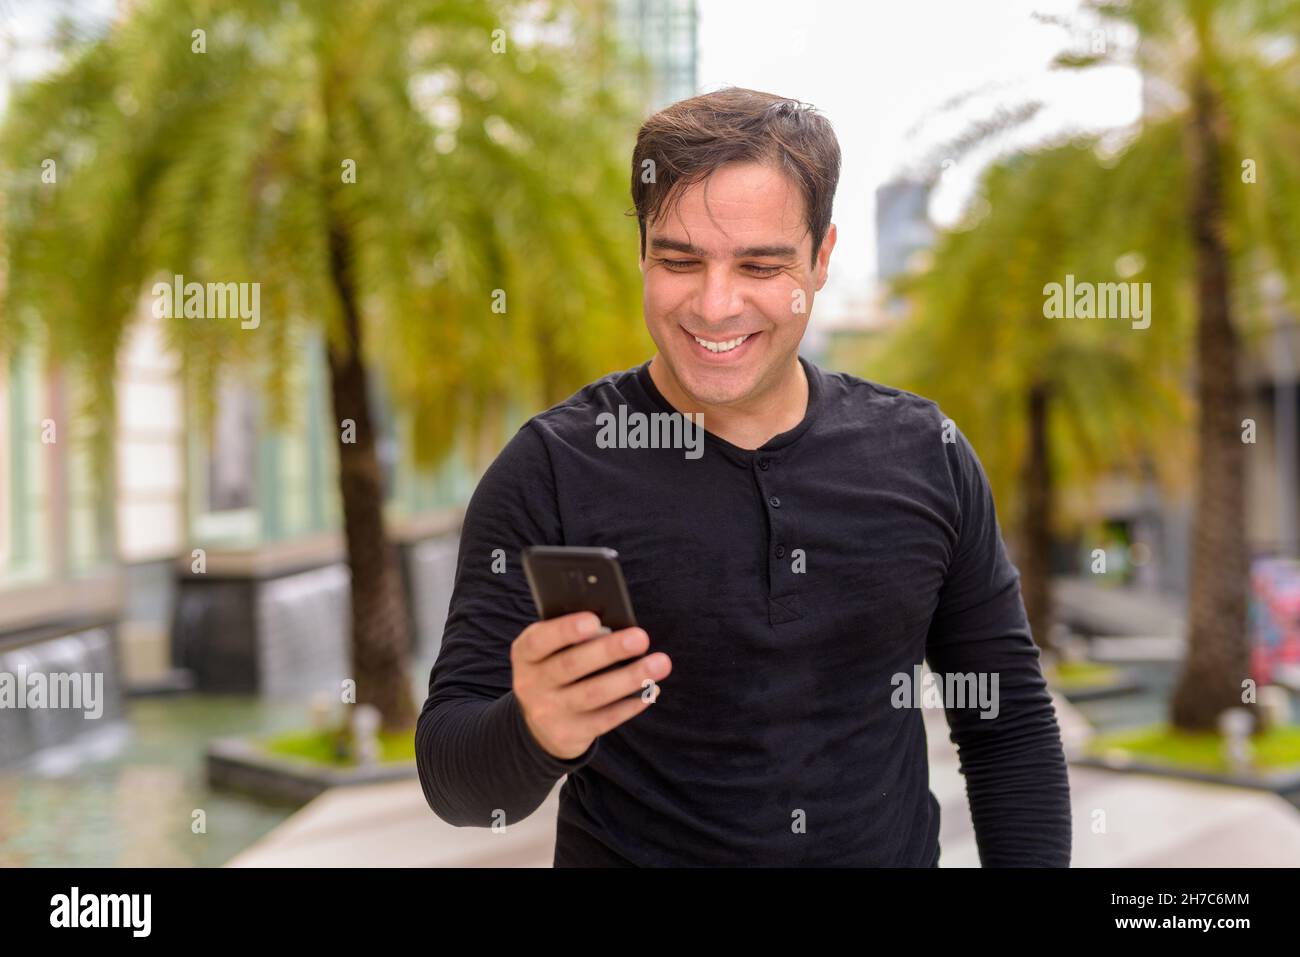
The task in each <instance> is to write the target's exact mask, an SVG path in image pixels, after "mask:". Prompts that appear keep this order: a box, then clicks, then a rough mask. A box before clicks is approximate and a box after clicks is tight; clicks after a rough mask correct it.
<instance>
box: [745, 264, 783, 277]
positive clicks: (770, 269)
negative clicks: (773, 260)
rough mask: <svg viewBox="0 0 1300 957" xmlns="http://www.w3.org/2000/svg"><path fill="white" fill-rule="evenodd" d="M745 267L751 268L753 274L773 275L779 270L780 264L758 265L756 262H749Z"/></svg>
mask: <svg viewBox="0 0 1300 957" xmlns="http://www.w3.org/2000/svg"><path fill="white" fill-rule="evenodd" d="M745 268H746V269H750V270H753V273H754V275H755V276H775V275H776V274H777V273H779V272H780V271H781V267H780V266H760V265H758V264H757V263H750V264H749V265H747V266H746V267H745Z"/></svg>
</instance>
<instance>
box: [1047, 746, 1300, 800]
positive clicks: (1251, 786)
mask: <svg viewBox="0 0 1300 957" xmlns="http://www.w3.org/2000/svg"><path fill="white" fill-rule="evenodd" d="M1068 761H1069V763H1070V764H1073V765H1077V766H1079V767H1085V768H1101V769H1102V770H1105V771H1114V772H1117V773H1120V774H1125V773H1127V774H1149V775H1153V776H1155V777H1161V778H1181V779H1182V780H1184V781H1203V782H1205V783H1207V784H1222V785H1224V786H1225V787H1235V788H1246V789H1247V790H1251V791H1269V792H1272V793H1273V794H1276V795H1278V796H1279V797H1282V798H1285V799H1286V800H1288V801H1290V802H1291V803H1292V804H1294V805H1296V806H1297V807H1300V768H1295V769H1292V770H1286V771H1265V772H1258V773H1254V774H1232V773H1229V772H1226V771H1225V772H1221V773H1220V772H1215V771H1195V770H1191V769H1186V768H1175V767H1171V766H1169V765H1167V764H1156V763H1153V762H1149V761H1142V760H1138V759H1134V760H1128V759H1116V758H1108V757H1102V756H1098V755H1086V754H1075V755H1070V756H1069V757H1068Z"/></svg>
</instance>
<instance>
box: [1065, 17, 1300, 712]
mask: <svg viewBox="0 0 1300 957" xmlns="http://www.w3.org/2000/svg"><path fill="white" fill-rule="evenodd" d="M1085 6H1086V8H1087V9H1088V10H1090V11H1091V12H1092V13H1094V14H1096V15H1097V16H1099V17H1100V18H1102V21H1103V22H1105V23H1108V24H1110V25H1117V24H1118V25H1123V26H1126V27H1128V28H1131V29H1132V30H1134V31H1135V32H1136V36H1137V38H1138V42H1137V45H1136V49H1135V50H1134V51H1133V55H1132V58H1131V62H1133V63H1135V64H1136V66H1137V67H1138V68H1139V69H1140V70H1141V72H1142V76H1143V82H1144V84H1145V87H1146V90H1147V93H1148V96H1147V99H1148V101H1149V104H1150V105H1149V108H1148V114H1149V118H1148V121H1147V122H1148V124H1155V123H1160V122H1176V123H1178V124H1179V125H1180V127H1181V129H1182V132H1183V136H1182V138H1181V140H1180V141H1179V142H1178V143H1176V144H1175V143H1171V144H1169V146H1168V148H1167V151H1166V155H1165V163H1166V165H1165V166H1164V170H1163V175H1164V176H1169V175H1171V174H1172V175H1174V176H1175V177H1177V178H1180V179H1182V180H1183V182H1184V183H1185V184H1186V196H1187V204H1186V208H1185V210H1184V216H1183V222H1182V224H1181V229H1180V237H1181V238H1182V241H1186V242H1188V243H1189V244H1190V247H1191V251H1192V258H1191V261H1190V262H1189V264H1188V265H1189V269H1188V270H1187V272H1186V273H1185V274H1184V276H1183V280H1182V283H1181V284H1180V285H1179V286H1178V287H1171V288H1169V289H1168V290H1166V291H1165V293H1164V296H1165V298H1173V297H1174V296H1176V295H1187V296H1188V298H1189V299H1190V300H1191V301H1192V302H1193V303H1194V305H1195V310H1196V321H1195V331H1194V342H1195V358H1194V373H1193V377H1194V381H1195V383H1196V398H1197V409H1198V418H1197V427H1196V440H1197V444H1196V448H1197V452H1196V464H1195V487H1196V492H1195V505H1194V518H1193V529H1192V556H1191V578H1190V583H1189V590H1190V598H1189V610H1188V634H1187V655H1186V658H1185V660H1184V663H1183V668H1182V673H1181V675H1180V677H1179V680H1178V685H1177V687H1176V688H1175V690H1174V695H1173V700H1172V703H1171V714H1170V718H1171V722H1172V724H1173V725H1174V726H1175V727H1177V728H1180V729H1183V730H1187V731H1207V730H1214V729H1215V728H1216V727H1217V722H1218V718H1219V715H1220V714H1221V713H1222V712H1223V711H1224V710H1225V709H1228V708H1232V707H1240V706H1241V703H1242V697H1243V695H1242V684H1243V681H1244V679H1246V678H1247V677H1248V676H1249V675H1250V643H1249V637H1248V634H1247V629H1246V595H1247V590H1248V587H1249V581H1248V576H1249V556H1248V554H1247V546H1246V533H1245V528H1246V522H1245V497H1244V465H1245V454H1246V452H1245V446H1244V444H1243V442H1242V432H1241V430H1242V415H1243V411H1244V410H1243V406H1242V387H1241V381H1240V369H1239V364H1240V360H1241V338H1242V333H1243V328H1244V324H1245V323H1246V322H1248V321H1250V320H1253V319H1257V318H1259V317H1260V313H1261V311H1262V309H1263V308H1265V307H1266V304H1265V303H1263V302H1261V297H1260V295H1259V292H1258V290H1259V288H1260V286H1261V285H1262V283H1261V278H1262V276H1263V275H1264V274H1265V272H1271V273H1273V274H1275V275H1277V276H1279V277H1281V279H1282V280H1283V284H1284V287H1285V290H1286V292H1285V297H1286V301H1287V305H1288V306H1289V308H1290V309H1291V310H1292V311H1296V310H1297V309H1300V242H1298V240H1300V161H1298V160H1297V155H1298V154H1297V151H1296V146H1297V138H1296V135H1295V131H1296V129H1297V118H1300V54H1298V53H1297V49H1296V43H1295V38H1296V37H1297V36H1300V2H1296V0H1160V2H1157V0H1130V2H1128V3H1125V4H1117V3H1106V2H1101V0H1090V2H1088V3H1086V4H1085ZM1123 56H1124V51H1123V50H1122V49H1120V48H1118V47H1117V48H1115V49H1113V50H1111V51H1108V52H1107V53H1106V54H1102V55H1100V56H1096V57H1083V58H1068V57H1067V58H1063V62H1064V63H1065V64H1066V65H1070V66H1076V67H1080V68H1084V69H1086V68H1089V67H1092V66H1094V65H1097V64H1099V63H1105V62H1113V61H1115V60H1118V59H1120V58H1122V57H1123ZM1142 135H1146V134H1145V131H1144V133H1143V134H1142ZM1256 171H1263V172H1259V173H1257V172H1256ZM1154 182H1155V177H1154V175H1153V178H1152V183H1153V184H1154ZM1145 213H1146V204H1142V205H1139V206H1137V207H1134V208H1133V209H1132V210H1131V212H1130V214H1131V216H1132V217H1133V218H1134V219H1136V218H1137V217H1139V216H1143V215H1145ZM1262 728H1263V721H1262V720H1261V717H1260V716H1258V715H1257V720H1256V729H1257V730H1262Z"/></svg>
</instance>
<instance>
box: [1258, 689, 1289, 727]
mask: <svg viewBox="0 0 1300 957" xmlns="http://www.w3.org/2000/svg"><path fill="white" fill-rule="evenodd" d="M1259 709H1260V710H1261V711H1263V712H1264V720H1265V721H1266V722H1267V723H1268V726H1269V727H1270V728H1280V727H1283V726H1284V725H1288V724H1290V723H1291V693H1290V692H1289V691H1287V689H1286V688H1284V687H1282V686H1281V685H1264V686H1263V687H1261V688H1260V689H1259Z"/></svg>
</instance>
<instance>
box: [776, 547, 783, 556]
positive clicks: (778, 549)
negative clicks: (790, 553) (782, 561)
mask: <svg viewBox="0 0 1300 957" xmlns="http://www.w3.org/2000/svg"><path fill="white" fill-rule="evenodd" d="M776 557H777V558H785V546H784V545H778V546H776Z"/></svg>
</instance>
